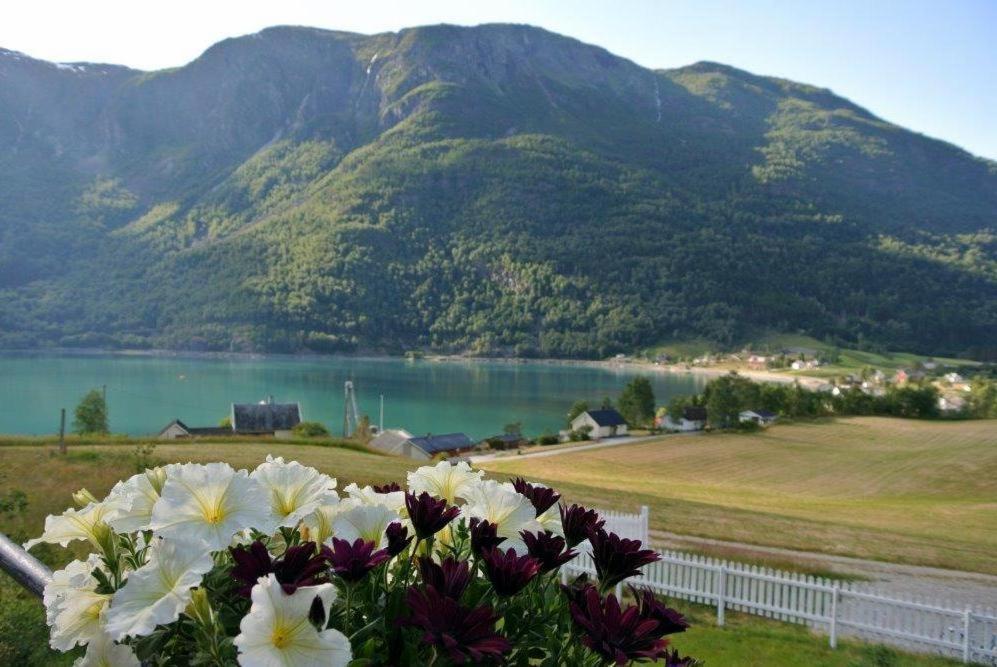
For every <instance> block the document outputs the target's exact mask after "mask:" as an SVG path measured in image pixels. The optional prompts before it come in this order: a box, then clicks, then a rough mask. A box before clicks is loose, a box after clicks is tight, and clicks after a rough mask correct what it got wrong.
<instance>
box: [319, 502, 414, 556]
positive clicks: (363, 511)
mask: <svg viewBox="0 0 997 667" xmlns="http://www.w3.org/2000/svg"><path fill="white" fill-rule="evenodd" d="M396 521H401V516H399V515H398V512H392V511H391V510H389V509H388V508H387V507H384V506H382V505H360V506H359V507H354V508H353V509H350V510H347V511H345V512H342V513H340V514H339V515H337V516H336V518H335V519H333V521H332V534H333V535H334V536H336V537H338V538H339V539H341V540H346V541H348V542H350V543H353V542H355V541H356V540H357V539H358V538H363V539H364V540H366V541H367V542H373V543H374V544H375V545H377V548H378V549H383V548H384V547H386V546H387V545H388V538H387V537H386V536H385V534H384V531H385V530H387V528H388V524H390V523H393V522H396Z"/></svg>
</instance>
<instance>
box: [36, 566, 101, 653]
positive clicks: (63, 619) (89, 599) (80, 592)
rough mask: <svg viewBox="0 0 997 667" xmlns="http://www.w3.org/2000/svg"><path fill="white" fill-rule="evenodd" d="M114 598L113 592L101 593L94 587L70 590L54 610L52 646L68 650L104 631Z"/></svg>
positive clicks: (50, 641)
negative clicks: (107, 611)
mask: <svg viewBox="0 0 997 667" xmlns="http://www.w3.org/2000/svg"><path fill="white" fill-rule="evenodd" d="M94 587H96V582H94ZM110 599H111V596H110V595H105V594H102V593H97V592H96V591H95V590H94V589H93V588H70V589H68V590H67V591H66V592H65V593H63V594H62V595H61V596H60V597H59V601H58V603H57V604H56V606H55V609H54V610H53V612H54V613H53V615H52V621H51V631H52V633H51V636H50V638H49V645H50V646H51V647H52V648H54V649H57V650H59V651H68V650H69V649H71V648H73V647H74V646H76V645H77V644H81V645H82V644H86V643H87V642H89V641H90V640H91V639H93V638H94V637H95V636H97V635H98V634H101V633H102V632H103V631H104V617H105V612H106V610H107V603H108V602H109V601H110ZM47 612H48V610H46V616H47V615H48V613H47Z"/></svg>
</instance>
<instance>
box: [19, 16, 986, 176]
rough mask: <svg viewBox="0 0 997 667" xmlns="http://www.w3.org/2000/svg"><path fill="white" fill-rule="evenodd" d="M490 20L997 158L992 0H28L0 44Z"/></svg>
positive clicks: (64, 56) (62, 56)
mask: <svg viewBox="0 0 997 667" xmlns="http://www.w3.org/2000/svg"><path fill="white" fill-rule="evenodd" d="M497 21H500V22H513V23H530V24H533V25H539V26H542V27H544V28H547V29H549V30H553V31H555V32H560V33H563V34H566V35H571V36H573V37H577V38H578V39H581V40H583V41H586V42H591V43H594V44H599V45H601V46H604V47H606V48H607V49H609V50H610V51H613V52H614V53H617V54H619V55H622V56H625V57H627V58H630V59H632V60H634V61H636V62H638V63H640V64H641V65H645V66H648V67H677V66H680V65H686V64H689V63H692V62H695V61H697V60H715V61H719V62H723V63H727V64H730V65H734V66H736V67H741V68H744V69H747V70H750V71H752V72H756V73H759V74H771V75H776V76H782V77H786V78H790V79H795V80H797V81H803V82H806V83H812V84H815V85H820V86H824V87H828V88H831V89H832V90H834V91H835V92H836V93H838V94H840V95H843V96H845V97H848V98H850V99H851V100H852V101H854V102H856V103H857V104H860V105H862V106H864V107H866V108H868V109H869V110H870V111H872V112H873V113H875V114H877V115H879V116H881V117H883V118H885V119H886V120H889V121H891V122H894V123H897V124H899V125H903V126H906V127H909V128H911V129H913V130H917V131H919V132H923V133H924V134H928V135H931V136H934V137H938V138H941V139H945V140H947V141H951V142H953V143H955V144H957V145H959V146H962V147H963V148H965V149H967V150H969V151H970V152H973V153H976V154H978V155H983V156H986V157H989V158H992V159H997V0H934V1H928V0H895V1H890V0H865V1H862V0H836V1H834V0H824V1H818V0H796V1H790V0H751V1H748V0H744V1H742V2H722V1H716V0H659V1H654V0H612V1H602V2H596V1H594V0H560V1H555V0H533V1H529V0H496V1H494V2H480V1H478V0H460V1H452V0H439V1H435V2H434V1H427V0H403V1H398V0H353V1H352V2H342V1H340V0H265V1H264V0H241V1H236V0H197V1H191V0H175V1H172V2H156V3H152V2H142V1H140V0H127V1H125V0H97V1H94V2H80V1H78V0H76V1H63V2H55V1H52V0H34V1H33V2H23V3H16V4H14V3H10V4H9V5H7V6H5V7H4V10H3V17H2V20H0V46H3V47H6V48H10V49H16V50H19V51H24V52H25V53H28V54H29V55H32V56H35V57H38V58H44V59H47V60H56V61H74V60H90V61H103V62H114V63H121V64H125V65H130V66H132V67H138V68H141V69H156V68H161V67H170V66H175V65H181V64H183V63H186V62H188V61H190V60H191V59H193V58H195V57H196V56H197V55H198V54H199V53H200V52H202V51H203V50H204V49H206V48H207V47H208V46H210V45H211V44H212V43H214V42H216V41H218V40H220V39H223V38H225V37H230V36H234V35H240V34H246V33H250V32H256V31H257V30H259V29H261V28H264V27H266V26H269V25H277V24H297V25H311V26H317V27H322V28H332V29H340V30H350V31H356V32H364V33H372V32H382V31H386V30H398V29H399V28H403V27H407V26H412V25H423V24H428V23H441V22H446V23H457V24H463V25H473V24H477V23H486V22H497Z"/></svg>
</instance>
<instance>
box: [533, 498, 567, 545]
mask: <svg viewBox="0 0 997 667" xmlns="http://www.w3.org/2000/svg"><path fill="white" fill-rule="evenodd" d="M537 523H539V524H540V527H541V528H542V529H543V530H549V531H550V532H552V533H554V534H555V535H560V536H561V537H564V526H562V525H561V512H560V510H558V508H557V505H556V504H555V505H554V506H553V507H551V508H550V509H548V510H547V511H546V512H544V513H543V514H541V515H540V516H538V517H537Z"/></svg>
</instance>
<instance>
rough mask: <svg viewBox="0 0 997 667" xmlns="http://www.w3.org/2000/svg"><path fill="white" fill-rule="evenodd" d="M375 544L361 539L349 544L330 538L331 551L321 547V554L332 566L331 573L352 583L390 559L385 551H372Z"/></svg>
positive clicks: (336, 538)
mask: <svg viewBox="0 0 997 667" xmlns="http://www.w3.org/2000/svg"><path fill="white" fill-rule="evenodd" d="M374 547H375V544H374V543H373V542H368V541H367V540H365V539H363V538H358V539H357V541H356V542H354V543H353V544H350V543H349V542H347V541H346V540H341V539H339V538H338V537H334V538H332V549H330V548H329V547H323V548H322V553H323V555H324V556H325V558H326V559H327V560H328V561H329V564H330V565H331V566H332V571H333V572H335V573H336V574H338V575H339V576H340V577H342V578H343V579H344V580H346V581H348V582H350V583H354V582H357V581H360V580H361V579H363V578H364V577H366V576H367V573H368V572H370V571H371V570H373V569H374V568H375V567H377V566H378V565H380V564H381V563H383V562H384V561H386V560H388V559H389V558H391V556H390V555H388V550H387V549H381V550H380V551H374Z"/></svg>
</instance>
